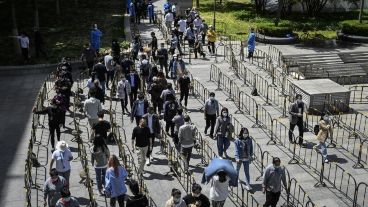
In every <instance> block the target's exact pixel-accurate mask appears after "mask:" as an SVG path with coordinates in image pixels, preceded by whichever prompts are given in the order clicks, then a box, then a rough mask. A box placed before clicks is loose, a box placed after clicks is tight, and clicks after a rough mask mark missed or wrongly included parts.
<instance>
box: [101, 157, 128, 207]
mask: <svg viewBox="0 0 368 207" xmlns="http://www.w3.org/2000/svg"><path fill="white" fill-rule="evenodd" d="M108 166H109V168H108V169H107V171H106V176H105V183H106V185H105V193H106V194H107V196H108V197H110V206H111V207H115V204H116V201H118V203H119V207H124V198H125V194H126V192H127V188H126V186H125V183H124V181H125V179H126V178H127V176H128V173H127V171H126V170H125V169H124V168H123V167H122V166H121V165H120V163H119V160H118V158H117V157H116V155H111V156H110V158H109V161H108Z"/></svg>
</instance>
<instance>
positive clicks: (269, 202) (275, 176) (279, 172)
mask: <svg viewBox="0 0 368 207" xmlns="http://www.w3.org/2000/svg"><path fill="white" fill-rule="evenodd" d="M281 182H282V184H283V185H284V188H285V189H287V184H286V175H285V168H284V167H281V160H280V158H278V157H274V158H273V159H272V164H270V165H269V166H267V167H266V169H265V172H264V173H263V183H262V191H263V193H265V194H266V202H265V204H264V205H263V207H269V206H271V207H276V205H277V202H278V201H279V198H280V195H281Z"/></svg>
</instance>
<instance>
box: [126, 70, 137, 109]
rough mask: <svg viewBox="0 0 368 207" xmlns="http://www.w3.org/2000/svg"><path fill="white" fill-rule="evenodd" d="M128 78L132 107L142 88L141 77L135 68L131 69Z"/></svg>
mask: <svg viewBox="0 0 368 207" xmlns="http://www.w3.org/2000/svg"><path fill="white" fill-rule="evenodd" d="M126 79H127V80H128V82H129V84H130V91H131V92H130V94H129V99H130V108H131V109H132V108H133V103H134V101H135V100H136V99H137V95H138V91H139V89H140V88H141V79H140V78H139V76H138V74H137V73H136V72H135V70H134V69H132V70H131V71H130V74H128V75H127V77H126Z"/></svg>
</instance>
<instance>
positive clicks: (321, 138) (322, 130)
mask: <svg viewBox="0 0 368 207" xmlns="http://www.w3.org/2000/svg"><path fill="white" fill-rule="evenodd" d="M331 125H332V123H331V119H330V118H329V117H328V115H322V116H321V119H320V121H319V131H318V134H317V140H318V144H317V145H315V146H313V149H314V150H315V151H316V152H318V149H319V151H320V152H321V154H322V156H323V160H324V162H325V163H328V162H329V161H328V159H327V147H326V139H327V137H331V133H332V131H333V129H332V128H331Z"/></svg>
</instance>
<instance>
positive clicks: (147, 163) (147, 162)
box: [146, 158, 151, 166]
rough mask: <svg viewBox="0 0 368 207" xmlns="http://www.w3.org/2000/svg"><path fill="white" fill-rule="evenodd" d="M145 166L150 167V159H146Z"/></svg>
mask: <svg viewBox="0 0 368 207" xmlns="http://www.w3.org/2000/svg"><path fill="white" fill-rule="evenodd" d="M146 165H147V166H150V165H151V158H148V159H147V160H146Z"/></svg>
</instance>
